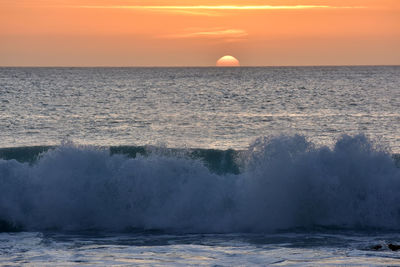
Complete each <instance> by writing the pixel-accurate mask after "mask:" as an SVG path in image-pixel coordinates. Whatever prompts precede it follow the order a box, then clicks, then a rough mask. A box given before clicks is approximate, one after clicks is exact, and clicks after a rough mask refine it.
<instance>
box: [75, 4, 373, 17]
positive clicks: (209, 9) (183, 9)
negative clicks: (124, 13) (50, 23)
mask: <svg viewBox="0 0 400 267" xmlns="http://www.w3.org/2000/svg"><path fill="white" fill-rule="evenodd" d="M76 7H79V8H93V9H96V8H98V9H132V10H143V11H158V12H174V13H181V14H190V15H206V16H217V15H218V13H217V12H218V11H229V10H230V11H240V10H242V11H245V10H302V9H351V8H366V7H363V6H328V5H279V6H278V5H277V6H273V5H192V6H162V5H158V6H145V5H143V6H142V5H105V6H87V5H82V6H76Z"/></svg>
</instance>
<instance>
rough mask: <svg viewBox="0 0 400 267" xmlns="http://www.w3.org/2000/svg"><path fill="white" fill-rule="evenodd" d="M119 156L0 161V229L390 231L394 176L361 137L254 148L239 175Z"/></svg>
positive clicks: (98, 153)
mask: <svg viewBox="0 0 400 267" xmlns="http://www.w3.org/2000/svg"><path fill="white" fill-rule="evenodd" d="M122 150H123V149H122ZM122 150H121V149H120V150H118V151H114V152H115V153H111V154H110V150H108V149H105V148H94V147H79V146H74V145H68V144H67V145H62V146H59V147H55V148H49V149H43V151H45V152H43V153H42V154H40V156H39V157H38V159H37V160H36V161H34V162H30V163H29V162H19V161H16V160H13V159H9V160H0V228H2V229H3V231H9V230H10V229H24V230H46V229H57V230H88V229H97V230H112V231H121V230H127V229H141V230H146V229H160V230H165V231H178V232H204V233H207V232H263V231H273V230H277V229H287V228H293V227H305V228H313V227H315V226H329V227H330V226H334V227H344V228H351V229H360V228H378V229H397V230H398V229H400V168H398V167H397V166H396V163H395V160H394V159H393V158H392V156H391V155H390V154H389V153H387V152H385V151H383V150H380V149H379V148H376V147H375V146H374V145H373V143H372V142H371V141H369V140H368V139H367V138H366V137H365V136H363V135H358V136H354V137H350V136H343V137H342V138H341V139H339V140H338V141H337V142H336V144H335V146H334V147H333V148H328V147H317V146H315V145H314V144H312V143H310V142H308V141H307V140H306V139H305V138H304V137H302V136H291V137H288V136H280V137H275V138H271V139H268V138H260V139H258V140H256V141H255V142H254V143H253V144H252V145H251V146H250V147H249V149H248V150H247V151H245V152H243V153H240V158H239V159H238V161H240V162H241V164H240V166H241V171H240V173H239V172H237V173H235V172H229V171H228V172H216V171H212V170H210V168H209V167H206V165H207V162H206V163H204V161H203V160H201V159H198V158H195V157H193V156H187V154H185V155H176V153H175V154H174V153H170V154H169V155H165V153H150V154H148V155H140V154H138V155H136V157H128V156H127V155H123V154H127V153H126V151H125V152H124V151H122ZM117 152H118V153H117ZM121 153H122V154H121ZM204 153H205V152H204ZM33 154H35V153H33ZM128 154H129V153H128ZM236 154H237V155H239V154H238V153H236ZM197 156H198V155H197ZM200 156H201V155H200ZM237 166H239V165H237ZM235 168H236V167H235Z"/></svg>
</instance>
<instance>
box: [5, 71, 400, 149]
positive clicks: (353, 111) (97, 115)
mask: <svg viewBox="0 0 400 267" xmlns="http://www.w3.org/2000/svg"><path fill="white" fill-rule="evenodd" d="M399 84H400V67H396V66H394V67H278V68H276V67H266V68H1V69H0V113H1V115H0V128H1V131H0V146H2V147H9V146H21V145H46V144H51V145H54V144H59V143H60V141H61V140H63V139H69V140H73V141H75V142H76V143H79V144H93V145H122V144H123V145H143V144H151V145H157V144H160V143H162V144H166V145H167V146H170V147H177V148H181V147H197V148H219V149H227V148H233V149H243V148H246V147H247V146H248V145H249V143H250V142H252V141H253V140H254V139H255V138H257V137H260V136H276V135H280V134H303V135H305V136H307V137H309V138H311V139H312V140H313V141H315V142H317V143H323V144H329V143H332V142H333V140H334V139H335V138H337V137H338V136H339V135H341V134H357V133H364V134H367V135H368V136H371V137H372V138H373V139H379V140H381V143H383V144H385V145H387V146H389V147H390V148H391V149H392V150H394V151H395V152H400V136H399V132H400V113H399V110H400V100H399V99H400V88H399V86H400V85H399Z"/></svg>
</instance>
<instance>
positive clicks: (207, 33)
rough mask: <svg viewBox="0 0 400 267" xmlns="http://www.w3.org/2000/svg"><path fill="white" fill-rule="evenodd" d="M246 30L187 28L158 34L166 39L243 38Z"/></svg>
mask: <svg viewBox="0 0 400 267" xmlns="http://www.w3.org/2000/svg"><path fill="white" fill-rule="evenodd" d="M247 35H248V34H247V32H246V31H244V30H240V29H220V28H217V29H215V28H214V29H206V30H199V29H197V30H193V29H188V30H186V32H184V33H179V34H171V35H163V36H159V38H166V39H186V38H208V39H227V40H231V41H232V40H235V39H243V38H245V37H246V36H247Z"/></svg>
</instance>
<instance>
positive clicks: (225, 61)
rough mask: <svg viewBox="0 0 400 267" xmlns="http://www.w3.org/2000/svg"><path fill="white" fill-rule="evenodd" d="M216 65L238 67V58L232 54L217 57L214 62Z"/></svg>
mask: <svg viewBox="0 0 400 267" xmlns="http://www.w3.org/2000/svg"><path fill="white" fill-rule="evenodd" d="M216 66H217V67H239V66H240V64H239V60H237V59H236V58H234V57H232V56H223V57H221V58H220V59H218V61H217V63H216Z"/></svg>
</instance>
